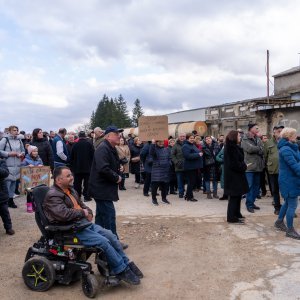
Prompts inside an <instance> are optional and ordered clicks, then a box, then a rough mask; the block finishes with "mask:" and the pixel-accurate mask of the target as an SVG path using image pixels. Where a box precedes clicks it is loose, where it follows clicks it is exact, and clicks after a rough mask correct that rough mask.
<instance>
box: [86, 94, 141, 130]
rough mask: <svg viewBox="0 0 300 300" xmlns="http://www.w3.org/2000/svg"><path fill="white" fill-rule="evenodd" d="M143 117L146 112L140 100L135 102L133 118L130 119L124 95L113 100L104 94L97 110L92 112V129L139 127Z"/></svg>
mask: <svg viewBox="0 0 300 300" xmlns="http://www.w3.org/2000/svg"><path fill="white" fill-rule="evenodd" d="M142 115H144V112H143V109H142V106H141V102H140V100H139V99H136V100H135V101H134V107H133V110H132V117H130V116H129V112H128V109H127V103H126V101H125V99H124V97H123V96H122V95H119V97H118V98H114V99H113V98H109V97H108V96H107V95H106V94H104V95H103V97H102V99H101V100H100V101H99V103H98V105H97V108H96V110H94V111H93V112H92V115H91V119H90V128H92V129H93V128H95V127H101V128H106V127H107V126H109V125H112V124H113V125H115V126H117V127H119V128H126V127H137V126H138V119H139V117H140V116H142Z"/></svg>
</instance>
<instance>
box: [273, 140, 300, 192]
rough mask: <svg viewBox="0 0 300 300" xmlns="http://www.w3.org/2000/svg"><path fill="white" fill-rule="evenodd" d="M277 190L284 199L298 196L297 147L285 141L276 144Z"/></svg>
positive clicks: (299, 180) (298, 161) (298, 162)
mask: <svg viewBox="0 0 300 300" xmlns="http://www.w3.org/2000/svg"><path fill="white" fill-rule="evenodd" d="M278 149H279V177H278V182H279V189H280V192H281V194H282V196H283V197H284V198H287V197H297V196H300V154H299V149H298V145H297V144H296V143H291V142H289V141H288V140H286V139H281V140H279V142H278Z"/></svg>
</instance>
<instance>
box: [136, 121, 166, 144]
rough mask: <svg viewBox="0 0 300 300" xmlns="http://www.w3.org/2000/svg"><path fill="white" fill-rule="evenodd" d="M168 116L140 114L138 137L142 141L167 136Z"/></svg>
mask: <svg viewBox="0 0 300 300" xmlns="http://www.w3.org/2000/svg"><path fill="white" fill-rule="evenodd" d="M168 134H169V131H168V116H142V117H140V118H139V138H140V140H142V141H151V140H152V139H154V140H157V141H158V140H165V139H167V138H168Z"/></svg>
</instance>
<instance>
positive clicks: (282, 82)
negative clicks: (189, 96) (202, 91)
mask: <svg viewBox="0 0 300 300" xmlns="http://www.w3.org/2000/svg"><path fill="white" fill-rule="evenodd" d="M273 77H274V95H273V96H270V97H269V98H267V97H261V98H255V99H247V100H243V101H238V102H233V103H226V104H222V105H215V106H211V107H205V108H199V109H192V110H186V111H181V112H175V113H171V114H168V117H169V123H170V124H174V123H181V122H191V121H204V122H205V123H206V124H207V133H208V134H210V135H214V136H218V135H219V134H227V133H228V132H229V131H230V130H233V129H238V128H241V129H243V130H247V125H248V124H249V123H250V122H255V123H257V124H258V125H259V127H260V129H261V133H263V134H270V133H271V132H272V128H273V126H274V125H277V124H282V125H284V126H286V127H293V128H295V129H296V130H297V132H298V135H300V67H295V68H292V69H289V70H287V71H284V72H282V73H279V74H276V75H274V76H273Z"/></svg>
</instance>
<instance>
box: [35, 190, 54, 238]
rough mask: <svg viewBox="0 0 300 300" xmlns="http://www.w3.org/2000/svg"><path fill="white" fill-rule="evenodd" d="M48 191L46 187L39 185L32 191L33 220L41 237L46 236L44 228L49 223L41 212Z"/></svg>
mask: <svg viewBox="0 0 300 300" xmlns="http://www.w3.org/2000/svg"><path fill="white" fill-rule="evenodd" d="M49 189H50V188H49V187H48V186H46V185H39V186H37V187H35V188H34V189H33V190H32V196H33V201H34V203H35V220H36V222H37V225H38V226H39V228H40V230H41V232H42V234H43V235H47V232H46V230H45V226H47V225H48V223H49V222H48V220H47V218H46V216H45V214H44V210H43V203H44V199H45V197H46V194H47V193H48V191H49Z"/></svg>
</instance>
